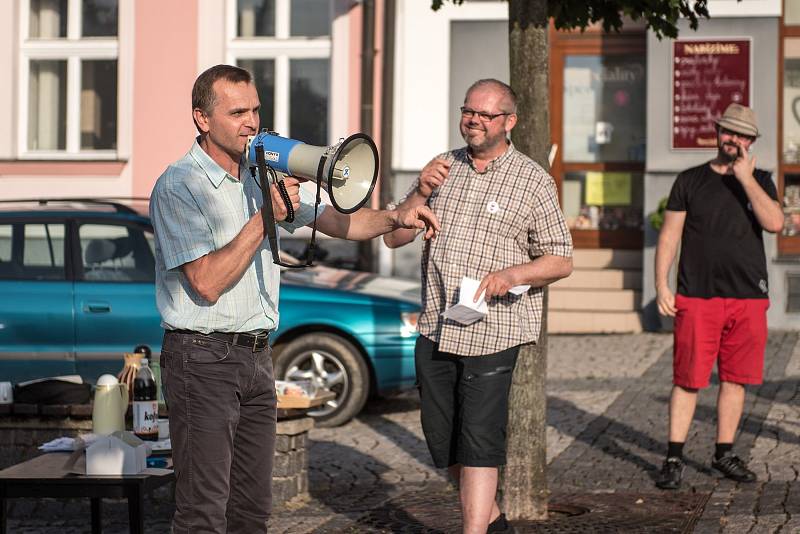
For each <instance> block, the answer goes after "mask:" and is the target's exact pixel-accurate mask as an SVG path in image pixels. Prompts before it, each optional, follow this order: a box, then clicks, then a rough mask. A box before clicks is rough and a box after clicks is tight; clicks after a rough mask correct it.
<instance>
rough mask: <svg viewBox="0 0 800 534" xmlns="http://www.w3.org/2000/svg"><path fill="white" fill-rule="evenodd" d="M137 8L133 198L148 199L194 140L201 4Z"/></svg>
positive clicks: (142, 4)
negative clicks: (157, 184) (158, 179)
mask: <svg viewBox="0 0 800 534" xmlns="http://www.w3.org/2000/svg"><path fill="white" fill-rule="evenodd" d="M135 9H136V17H135V19H136V30H135V38H134V39H135V41H134V42H135V50H136V52H135V57H134V65H133V135H132V139H133V146H132V151H131V152H132V155H133V158H132V160H133V161H132V163H133V168H132V171H133V188H132V189H133V191H132V193H133V196H148V197H149V196H150V191H151V190H152V188H153V184H154V183H155V181H156V179H157V178H158V177H159V175H160V174H161V173H162V172H163V171H164V169H165V168H166V166H167V165H168V164H170V163H171V162H173V161H175V160H177V159H178V158H180V157H181V156H183V155H184V154H186V152H187V151H188V150H189V147H190V146H191V143H192V141H193V139H194V135H195V129H194V124H193V123H192V118H191V107H192V104H191V102H192V100H191V99H192V84H193V83H194V79H195V78H196V77H197V74H198V72H197V42H198V36H197V27H198V20H197V2H196V1H190V2H187V1H180V2H136V7H135ZM220 31H222V28H220Z"/></svg>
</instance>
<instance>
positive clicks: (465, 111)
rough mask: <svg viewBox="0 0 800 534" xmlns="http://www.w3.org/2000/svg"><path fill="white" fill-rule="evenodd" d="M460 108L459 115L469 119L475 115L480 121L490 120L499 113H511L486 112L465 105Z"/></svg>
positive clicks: (505, 113) (506, 113)
mask: <svg viewBox="0 0 800 534" xmlns="http://www.w3.org/2000/svg"><path fill="white" fill-rule="evenodd" d="M460 109H461V116H462V117H464V118H466V119H471V118H472V117H474V116H475V115H477V116H478V118H479V119H480V120H481V122H492V121H493V120H495V119H496V118H497V117H499V116H501V115H511V113H508V112H502V113H486V112H485V111H475V110H474V109H470V108H467V107H464V106H461V108H460Z"/></svg>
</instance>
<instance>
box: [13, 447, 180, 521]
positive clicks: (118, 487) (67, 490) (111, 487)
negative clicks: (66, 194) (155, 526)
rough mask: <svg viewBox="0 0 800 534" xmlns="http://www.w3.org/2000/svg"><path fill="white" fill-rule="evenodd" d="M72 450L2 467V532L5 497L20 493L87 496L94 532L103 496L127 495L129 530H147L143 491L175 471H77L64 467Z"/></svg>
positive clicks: (33, 495) (69, 496) (170, 476)
mask: <svg viewBox="0 0 800 534" xmlns="http://www.w3.org/2000/svg"><path fill="white" fill-rule="evenodd" d="M68 458H69V453H60V452H54V453H47V454H43V455H41V456H37V457H36V458H33V459H32V460H28V461H27V462H22V463H20V464H17V465H14V466H11V467H9V468H7V469H3V470H2V471H0V533H1V534H6V519H7V517H6V516H7V513H6V500H7V499H13V498H19V497H55V498H71V497H88V498H89V499H91V505H92V532H93V533H99V532H101V529H102V521H101V519H102V499H103V497H111V498H125V499H128V520H129V522H130V531H131V532H132V533H135V534H142V533H143V532H144V514H143V513H142V504H143V501H144V494H145V493H146V492H148V491H150V490H152V489H155V488H157V487H159V486H162V485H164V484H166V483H167V482H170V481H172V480H173V477H174V475H172V474H168V475H160V476H159V475H151V474H139V475H104V476H87V475H75V474H72V473H69V472H67V471H66V470H64V464H65V463H66V461H67V459H68Z"/></svg>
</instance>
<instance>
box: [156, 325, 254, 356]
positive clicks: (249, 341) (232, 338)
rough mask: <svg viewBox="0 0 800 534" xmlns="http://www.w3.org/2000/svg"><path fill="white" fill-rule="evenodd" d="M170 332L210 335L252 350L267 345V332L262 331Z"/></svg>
mask: <svg viewBox="0 0 800 534" xmlns="http://www.w3.org/2000/svg"><path fill="white" fill-rule="evenodd" d="M170 332H175V333H176V334H191V335H193V336H205V337H210V338H213V339H218V340H220V341H226V342H228V343H231V344H233V345H236V346H237V347H247V348H248V349H252V351H253V352H260V351H262V350H264V349H266V348H267V345H269V332H264V333H262V334H240V333H234V332H209V333H208V334H204V333H202V332H195V331H194V330H170Z"/></svg>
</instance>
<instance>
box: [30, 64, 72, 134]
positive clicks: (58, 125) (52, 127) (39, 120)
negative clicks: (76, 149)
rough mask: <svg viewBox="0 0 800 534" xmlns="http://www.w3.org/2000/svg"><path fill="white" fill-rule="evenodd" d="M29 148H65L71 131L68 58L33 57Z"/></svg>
mask: <svg viewBox="0 0 800 534" xmlns="http://www.w3.org/2000/svg"><path fill="white" fill-rule="evenodd" d="M30 66H31V67H30V68H31V71H30V85H29V92H28V94H29V97H28V98H29V102H28V149H29V150H64V149H65V148H66V135H67V62H66V61H61V60H59V61H49V60H47V61H45V60H31V62H30Z"/></svg>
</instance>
